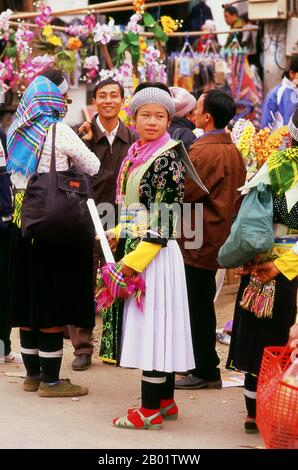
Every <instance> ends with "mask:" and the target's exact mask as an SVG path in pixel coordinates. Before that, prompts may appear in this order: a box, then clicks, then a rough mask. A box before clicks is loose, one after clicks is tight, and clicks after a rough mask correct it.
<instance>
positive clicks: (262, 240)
mask: <svg viewBox="0 0 298 470" xmlns="http://www.w3.org/2000/svg"><path fill="white" fill-rule="evenodd" d="M273 243H274V232H273V200H272V194H271V191H270V189H269V186H267V185H265V184H264V183H260V184H259V185H258V186H256V187H254V188H252V189H251V191H250V192H249V193H248V194H246V196H245V197H244V199H243V201H242V204H241V206H240V210H239V212H238V215H237V218H236V220H235V221H234V223H233V225H232V228H231V233H230V235H229V237H228V239H227V240H226V242H225V243H224V245H223V246H222V247H221V248H220V250H219V253H218V257H217V262H218V264H219V265H220V266H222V267H223V268H237V267H238V266H241V265H243V264H246V263H248V262H249V261H252V260H253V258H254V257H255V256H256V255H259V254H263V253H267V252H268V250H270V249H271V248H272V246H273Z"/></svg>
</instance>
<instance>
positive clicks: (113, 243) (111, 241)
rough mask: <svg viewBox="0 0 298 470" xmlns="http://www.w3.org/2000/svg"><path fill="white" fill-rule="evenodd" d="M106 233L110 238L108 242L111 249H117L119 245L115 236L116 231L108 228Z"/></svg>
mask: <svg viewBox="0 0 298 470" xmlns="http://www.w3.org/2000/svg"><path fill="white" fill-rule="evenodd" d="M105 234H106V237H107V239H108V243H109V246H110V248H111V250H112V251H115V250H116V248H117V245H118V241H117V238H116V237H115V234H114V232H112V231H109V230H107V231H106V232H105Z"/></svg>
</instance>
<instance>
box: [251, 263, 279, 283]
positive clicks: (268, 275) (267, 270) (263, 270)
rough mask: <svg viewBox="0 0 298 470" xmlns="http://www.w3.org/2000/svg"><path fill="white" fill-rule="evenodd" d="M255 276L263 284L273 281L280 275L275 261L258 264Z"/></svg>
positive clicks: (254, 270)
mask: <svg viewBox="0 0 298 470" xmlns="http://www.w3.org/2000/svg"><path fill="white" fill-rule="evenodd" d="M252 273H253V275H254V276H255V277H256V278H257V279H258V281H261V282H263V283H265V282H269V281H272V279H274V278H275V277H276V276H278V275H279V274H280V271H279V270H278V269H277V267H276V266H275V264H274V263H273V261H268V262H266V263H262V264H256V265H255V266H254V268H253V271H252Z"/></svg>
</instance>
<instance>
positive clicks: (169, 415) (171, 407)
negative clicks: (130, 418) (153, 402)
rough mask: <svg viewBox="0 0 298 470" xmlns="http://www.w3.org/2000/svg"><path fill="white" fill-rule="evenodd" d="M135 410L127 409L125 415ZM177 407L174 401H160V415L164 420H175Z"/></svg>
mask: <svg viewBox="0 0 298 470" xmlns="http://www.w3.org/2000/svg"><path fill="white" fill-rule="evenodd" d="M136 410H137V408H128V410H127V414H128V415H130V414H131V413H133V412H134V411H136ZM178 411H179V409H178V406H177V404H176V402H175V400H161V403H160V414H161V416H162V417H163V418H164V419H177V418H178Z"/></svg>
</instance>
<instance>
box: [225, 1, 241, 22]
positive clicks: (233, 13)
mask: <svg viewBox="0 0 298 470" xmlns="http://www.w3.org/2000/svg"><path fill="white" fill-rule="evenodd" d="M224 17H225V20H226V23H227V24H228V25H229V26H232V25H233V24H234V23H235V21H236V20H237V18H238V10H237V8H236V7H233V5H229V6H227V7H225V10H224Z"/></svg>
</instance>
